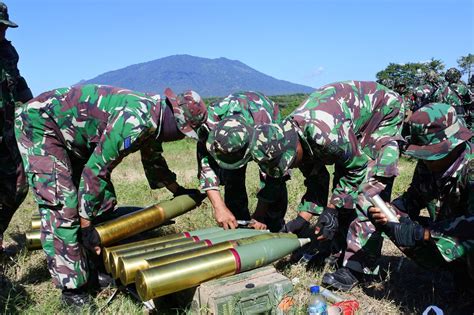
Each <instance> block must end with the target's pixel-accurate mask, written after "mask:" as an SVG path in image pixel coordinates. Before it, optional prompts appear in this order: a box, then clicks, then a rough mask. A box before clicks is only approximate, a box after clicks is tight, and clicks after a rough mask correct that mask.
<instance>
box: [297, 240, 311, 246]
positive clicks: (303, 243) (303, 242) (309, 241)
mask: <svg viewBox="0 0 474 315" xmlns="http://www.w3.org/2000/svg"><path fill="white" fill-rule="evenodd" d="M298 241H300V247H303V246H304V245H306V244H309V243H311V239H310V238H299V239H298Z"/></svg>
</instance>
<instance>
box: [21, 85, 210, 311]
mask: <svg viewBox="0 0 474 315" xmlns="http://www.w3.org/2000/svg"><path fill="white" fill-rule="evenodd" d="M165 96H166V97H161V96H160V95H148V94H143V93H140V92H134V91H130V90H126V89H120V88H115V87H110V86H102V85H93V84H90V85H83V86H73V87H69V88H60V89H56V90H53V91H50V92H45V93H43V94H41V95H39V96H38V97H36V98H34V99H33V100H31V101H30V102H28V103H27V104H25V105H24V106H22V107H21V108H20V109H18V111H17V116H18V119H17V121H16V126H15V129H16V137H17V141H18V146H19V149H20V153H21V156H22V159H23V163H24V165H25V170H26V173H27V177H28V182H29V184H30V187H31V188H32V190H33V193H34V197H35V200H36V202H37V203H38V206H39V211H40V214H41V243H42V246H43V249H44V251H45V253H46V256H47V261H48V269H49V271H50V273H51V276H52V278H53V282H54V283H55V285H56V286H57V287H58V288H60V289H62V301H63V302H64V303H65V304H67V305H70V306H81V305H82V304H85V303H88V302H89V301H90V298H89V295H88V294H87V293H86V289H87V287H86V285H87V284H88V282H89V283H91V282H92V281H93V280H94V279H91V278H90V277H89V278H88V276H89V272H91V273H92V270H89V269H90V268H89V266H88V259H89V261H91V260H94V257H95V256H94V254H95V253H96V254H99V253H100V247H99V245H100V244H99V237H98V234H97V231H96V230H95V228H94V221H95V220H97V219H98V218H99V217H101V216H104V215H107V214H108V213H111V212H112V211H113V210H114V209H115V205H116V197H115V191H114V187H113V184H112V182H111V172H112V170H113V169H114V168H115V167H116V166H117V164H119V163H120V161H121V160H122V159H123V158H124V157H125V156H127V155H128V154H130V153H132V152H135V151H137V150H140V153H141V156H142V163H143V167H144V169H145V174H146V177H147V179H148V182H149V185H150V187H151V188H152V189H156V188H162V187H166V188H167V189H168V190H169V191H171V192H172V193H173V194H174V195H175V196H176V195H180V194H183V193H192V192H194V191H197V190H186V189H185V188H183V187H181V186H180V185H178V183H177V182H176V175H175V174H174V173H173V172H172V171H170V170H169V168H168V165H167V164H166V161H165V160H164V158H163V156H162V142H169V141H177V140H180V139H182V138H184V137H185V136H190V137H195V138H197V135H196V133H195V131H194V130H196V129H197V128H198V127H199V126H200V125H201V124H202V123H203V122H204V121H205V119H206V116H207V111H206V106H205V104H204V102H203V101H202V100H201V98H200V96H199V95H198V94H197V93H196V92H194V91H187V92H185V93H184V94H181V95H178V96H176V95H175V94H174V93H173V92H172V91H171V90H170V89H166V91H165ZM84 249H86V250H87V251H84ZM85 253H87V258H88V259H86V254H85Z"/></svg>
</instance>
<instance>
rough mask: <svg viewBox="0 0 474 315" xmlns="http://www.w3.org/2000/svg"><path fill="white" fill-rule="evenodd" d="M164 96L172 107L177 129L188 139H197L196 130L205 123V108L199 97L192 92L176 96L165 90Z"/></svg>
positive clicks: (168, 89)
mask: <svg viewBox="0 0 474 315" xmlns="http://www.w3.org/2000/svg"><path fill="white" fill-rule="evenodd" d="M165 96H166V98H167V100H168V101H169V102H170V103H171V106H172V107H173V113H174V118H175V119H176V123H177V125H178V129H179V130H180V131H181V132H182V133H183V134H185V135H186V136H188V137H191V138H194V139H197V138H198V136H197V134H196V130H197V129H198V128H199V127H200V126H201V125H202V124H203V123H205V122H206V119H207V107H206V104H205V103H204V101H203V100H202V98H201V96H199V94H198V93H196V92H195V91H192V90H188V91H186V92H184V93H183V94H179V95H176V94H174V92H173V91H172V90H171V89H170V88H167V89H166V90H165Z"/></svg>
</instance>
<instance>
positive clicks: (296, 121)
mask: <svg viewBox="0 0 474 315" xmlns="http://www.w3.org/2000/svg"><path fill="white" fill-rule="evenodd" d="M403 113H404V104H403V101H402V98H401V97H400V96H399V95H398V94H397V93H395V92H393V91H391V90H389V89H388V88H386V87H385V86H383V85H380V84H377V83H375V82H360V81H347V82H339V83H333V84H329V85H326V86H324V87H322V88H320V89H318V90H317V91H316V92H314V93H312V94H311V95H310V96H309V98H308V99H307V100H306V101H305V102H303V103H302V104H301V105H300V106H299V107H298V108H297V109H296V110H295V111H294V112H293V113H291V114H290V115H289V117H288V118H287V119H286V120H285V121H284V122H283V123H281V124H267V125H259V126H257V127H256V128H255V133H254V134H253V136H252V141H251V154H252V157H253V159H254V160H255V161H256V162H257V163H258V164H259V166H260V168H261V169H262V171H263V172H265V173H266V174H267V175H269V176H272V177H280V176H282V175H283V174H284V173H285V172H286V171H287V170H288V169H289V168H294V167H298V168H299V169H300V170H301V171H302V173H303V175H304V176H305V177H306V179H305V185H306V187H307V190H306V193H305V194H304V196H303V198H302V200H301V203H300V205H299V207H298V211H299V214H298V216H297V217H296V219H294V220H292V221H290V222H288V223H287V224H286V225H285V227H284V231H287V232H293V233H299V232H300V231H303V230H304V229H306V228H307V227H308V226H309V220H310V218H311V217H312V216H313V215H317V216H319V218H318V222H317V224H316V233H317V234H318V235H319V237H318V239H319V240H324V239H327V240H331V239H333V238H334V236H335V234H336V233H338V235H337V236H338V238H339V241H340V242H341V243H343V244H344V245H343V247H346V248H345V252H344V254H343V255H342V254H341V255H340V257H339V259H340V260H342V266H343V267H342V268H339V269H338V270H337V271H336V272H334V273H330V274H325V275H324V277H323V283H325V284H327V285H331V286H334V287H337V288H338V289H341V290H350V289H351V288H352V287H353V286H354V285H356V284H357V283H358V279H357V277H356V275H359V274H360V273H370V272H371V271H370V267H373V265H374V262H375V259H376V258H378V255H380V249H381V245H382V244H381V241H382V239H381V237H380V235H379V234H378V233H374V232H375V227H374V226H373V225H372V224H371V223H370V221H369V220H368V219H367V217H366V215H367V209H368V208H369V207H370V206H371V204H370V203H369V202H368V201H367V200H366V199H365V197H364V196H363V195H359V193H360V192H361V191H363V192H364V193H365V194H367V195H368V196H373V195H375V194H381V196H382V198H384V199H385V200H390V192H391V187H392V183H393V179H394V177H395V176H397V175H398V169H397V163H398V157H399V148H398V141H401V140H402V137H401V125H402V121H403ZM330 164H335V174H334V180H333V190H332V196H331V200H330V202H329V204H328V203H327V200H328V191H329V172H328V171H327V169H326V167H325V165H330ZM362 184H363V185H362ZM356 204H358V210H357V213H356V211H355V208H356ZM346 239H347V241H346Z"/></svg>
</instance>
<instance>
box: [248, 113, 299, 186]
mask: <svg viewBox="0 0 474 315" xmlns="http://www.w3.org/2000/svg"><path fill="white" fill-rule="evenodd" d="M297 144H298V132H297V130H296V127H295V126H293V124H292V123H291V122H290V121H289V120H286V121H284V122H282V123H279V124H263V125H257V126H256V127H255V131H254V134H253V137H252V140H251V142H250V154H251V155H252V158H253V159H254V161H255V162H257V163H258V165H259V166H260V169H261V170H262V171H263V172H264V173H265V174H267V175H269V176H271V177H282V176H283V175H285V173H286V172H287V171H288V170H289V169H290V167H291V165H292V164H293V162H294V161H295V159H296V147H297Z"/></svg>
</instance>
